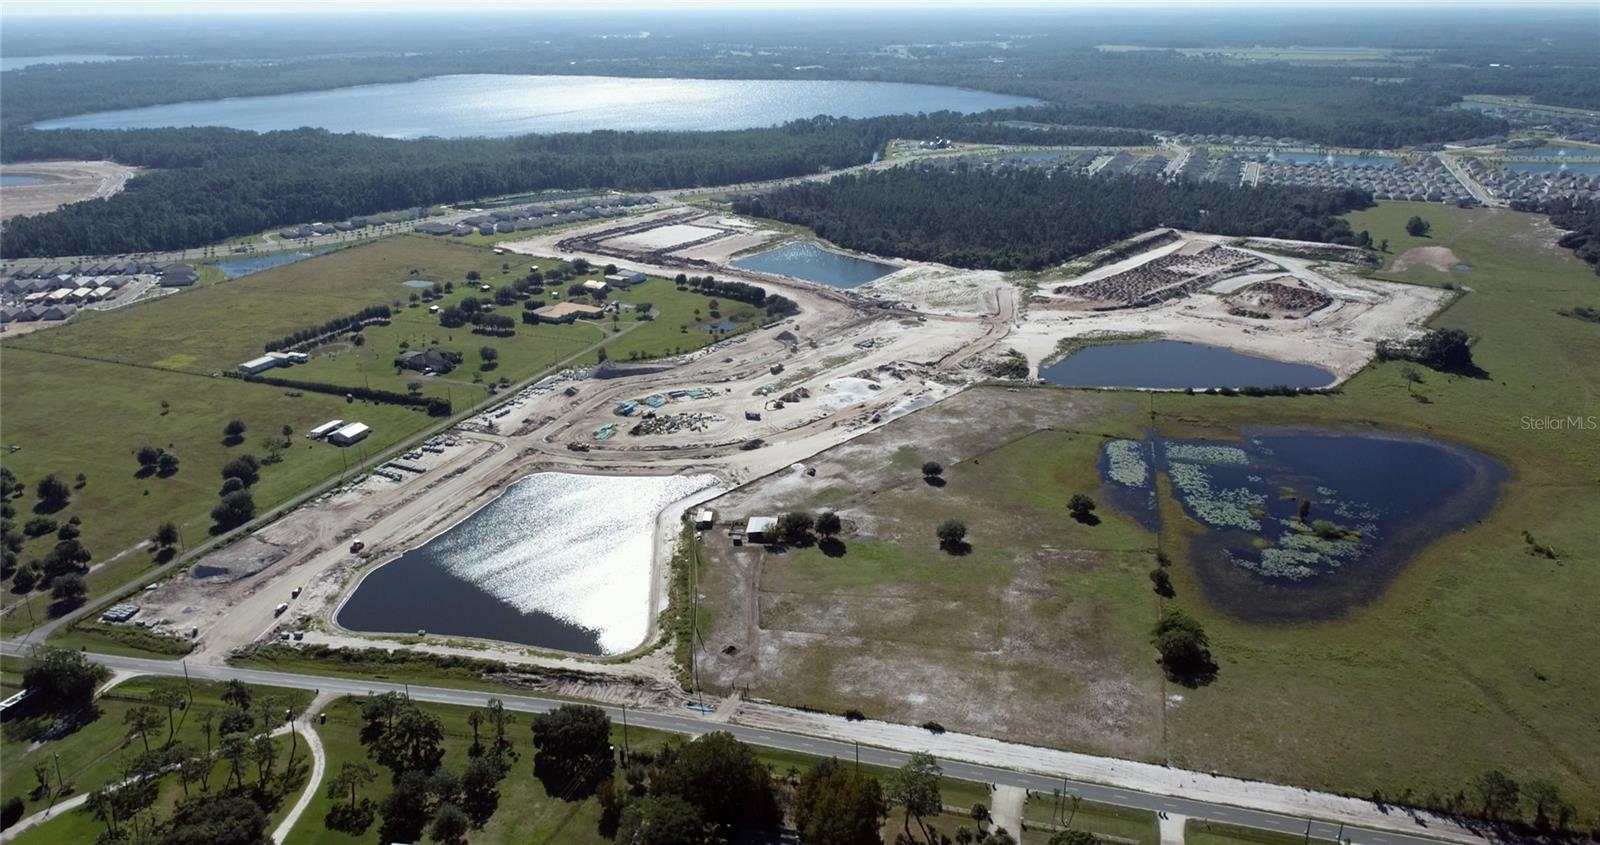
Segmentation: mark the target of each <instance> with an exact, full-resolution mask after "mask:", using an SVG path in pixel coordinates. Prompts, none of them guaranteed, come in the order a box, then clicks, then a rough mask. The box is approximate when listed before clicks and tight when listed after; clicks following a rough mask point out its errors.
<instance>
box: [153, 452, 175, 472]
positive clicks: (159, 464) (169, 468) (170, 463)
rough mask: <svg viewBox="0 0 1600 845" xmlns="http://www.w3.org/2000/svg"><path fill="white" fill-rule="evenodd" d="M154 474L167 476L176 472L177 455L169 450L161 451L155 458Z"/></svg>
mask: <svg viewBox="0 0 1600 845" xmlns="http://www.w3.org/2000/svg"><path fill="white" fill-rule="evenodd" d="M156 474H157V475H159V476H161V477H162V478H168V477H170V476H174V475H177V474H178V456H177V455H174V454H172V453H171V452H162V453H161V457H159V458H157V459H156Z"/></svg>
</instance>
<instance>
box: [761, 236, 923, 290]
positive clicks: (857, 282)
mask: <svg viewBox="0 0 1600 845" xmlns="http://www.w3.org/2000/svg"><path fill="white" fill-rule="evenodd" d="M732 264H733V266H735V267H738V268H739V269H741V270H756V271H759V272H762V273H776V274H778V275H780V276H793V277H794V278H796V279H805V280H806V281H808V282H818V283H820V284H824V285H828V286H829V287H836V288H858V287H861V286H862V285H864V284H866V283H867V282H870V281H872V280H874V279H881V278H883V277H884V276H887V275H889V274H890V273H893V272H894V271H896V270H898V269H900V268H899V267H896V266H894V265H893V264H885V263H883V262H881V261H869V260H867V259H865V258H856V257H855V256H853V255H845V254H844V253H842V252H834V251H833V250H831V249H823V248H822V247H820V246H818V245H817V244H816V243H815V242H814V241H795V242H794V243H792V244H788V245H786V246H781V247H778V248H777V249H770V250H767V251H766V252H758V253H756V254H755V255H747V256H745V257H744V258H735V259H734V260H733V262H732Z"/></svg>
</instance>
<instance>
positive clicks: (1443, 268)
mask: <svg viewBox="0 0 1600 845" xmlns="http://www.w3.org/2000/svg"><path fill="white" fill-rule="evenodd" d="M1460 263H1461V261H1460V259H1457V258H1456V254H1455V253H1454V252H1451V251H1450V247H1447V246H1417V247H1412V248H1411V249H1408V250H1406V251H1405V252H1404V253H1402V254H1401V255H1400V257H1399V258H1396V259H1395V260H1394V269H1396V270H1404V269H1406V268H1407V267H1411V266H1413V265H1421V266H1424V267H1432V268H1433V269H1435V270H1438V271H1440V272H1444V273H1448V272H1450V271H1451V270H1454V269H1455V267H1456V265H1457V264H1460Z"/></svg>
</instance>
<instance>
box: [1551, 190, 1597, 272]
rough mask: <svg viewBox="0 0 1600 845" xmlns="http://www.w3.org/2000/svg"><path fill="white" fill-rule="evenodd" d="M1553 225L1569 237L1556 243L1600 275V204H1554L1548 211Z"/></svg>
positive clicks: (1556, 202) (1566, 200) (1557, 202)
mask: <svg viewBox="0 0 1600 845" xmlns="http://www.w3.org/2000/svg"><path fill="white" fill-rule="evenodd" d="M1546 210H1547V211H1548V212H1549V213H1550V222H1551V223H1552V224H1554V225H1555V226H1556V227H1557V228H1560V229H1565V230H1566V234H1564V235H1562V236H1561V238H1560V240H1558V241H1556V243H1557V244H1559V245H1560V246H1561V247H1563V248H1565V249H1570V250H1572V252H1573V254H1574V255H1576V256H1578V257H1579V258H1580V259H1583V261H1585V262H1587V263H1588V264H1589V265H1590V266H1591V267H1593V268H1594V271H1595V272H1596V273H1600V202H1593V201H1589V202H1573V201H1571V200H1568V199H1559V200H1555V201H1553V202H1552V203H1551V204H1550V205H1549V207H1548V208H1547V209H1546Z"/></svg>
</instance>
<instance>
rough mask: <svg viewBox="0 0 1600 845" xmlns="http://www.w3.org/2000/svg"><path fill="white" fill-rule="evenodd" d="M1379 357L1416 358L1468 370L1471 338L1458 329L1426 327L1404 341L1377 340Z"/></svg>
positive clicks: (1448, 369)
mask: <svg viewBox="0 0 1600 845" xmlns="http://www.w3.org/2000/svg"><path fill="white" fill-rule="evenodd" d="M1378 358H1379V360H1383V361H1415V362H1417V363H1418V364H1421V365H1423V366H1425V367H1429V368H1431V369H1435V370H1439V371H1440V372H1446V373H1471V372H1474V371H1475V370H1476V366H1475V365H1474V364H1473V363H1472V338H1471V337H1470V336H1469V335H1468V334H1467V333H1466V332H1464V331H1461V330H1460V329H1429V330H1428V331H1426V332H1423V333H1422V335H1421V336H1419V337H1416V338H1413V339H1411V340H1405V341H1392V340H1385V341H1381V342H1379V343H1378Z"/></svg>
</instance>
